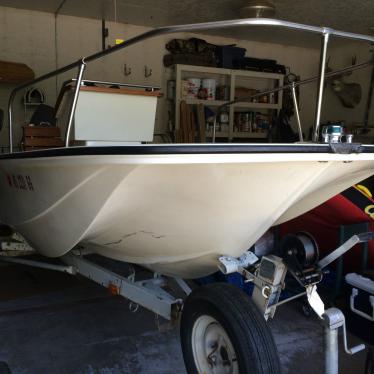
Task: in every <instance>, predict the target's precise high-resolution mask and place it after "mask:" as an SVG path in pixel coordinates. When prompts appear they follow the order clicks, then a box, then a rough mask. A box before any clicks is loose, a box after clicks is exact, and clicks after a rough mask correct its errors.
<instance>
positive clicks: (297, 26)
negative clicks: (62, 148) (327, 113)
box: [8, 18, 374, 153]
mask: <svg viewBox="0 0 374 374" xmlns="http://www.w3.org/2000/svg"><path fill="white" fill-rule="evenodd" d="M243 26H277V27H283V28H287V29H292V30H299V31H307V32H312V33H317V34H321V35H323V43H322V48H321V50H322V52H321V66H320V73H319V79H320V82H321V81H323V79H324V75H325V69H326V66H325V64H323V63H322V62H323V60H324V58H323V56H324V55H325V54H326V50H327V45H328V40H329V36H331V35H335V36H338V37H342V38H347V39H354V40H363V41H368V42H374V37H373V36H369V35H363V34H354V33H349V32H344V31H339V30H334V29H331V28H327V27H317V26H310V25H304V24H301V23H295V22H288V21H281V20H276V19H269V18H247V19H239V20H228V21H217V22H204V23H196V24H187V25H177V26H166V27H158V28H155V29H152V30H150V31H147V32H144V33H142V34H140V35H137V36H135V37H133V38H131V39H129V40H127V41H125V42H123V43H121V44H118V45H116V46H113V47H111V48H108V49H106V50H104V51H100V52H97V53H94V54H92V55H90V56H87V57H85V58H84V59H79V60H78V61H76V62H73V63H71V64H69V65H66V66H64V67H62V68H59V69H57V70H54V71H52V72H50V73H47V74H44V75H42V76H40V77H38V78H36V79H34V80H32V81H30V82H27V83H24V84H22V85H20V86H18V87H16V88H15V89H14V90H13V91H12V92H11V94H10V97H9V103H8V122H9V150H10V153H12V152H13V124H12V105H13V102H14V98H15V95H16V93H17V92H18V91H20V90H22V89H24V88H26V87H29V86H30V85H33V84H35V83H38V82H41V81H43V80H46V79H49V78H52V77H54V76H56V75H59V74H62V73H65V72H67V71H69V70H71V69H74V68H76V67H80V69H79V73H78V76H77V81H78V82H79V81H80V80H81V79H82V75H83V72H82V74H80V72H81V70H82V69H81V66H82V61H84V63H85V64H87V63H88V62H91V61H94V60H97V59H99V58H102V57H104V56H107V55H109V54H111V53H114V52H116V51H119V50H121V49H124V48H127V47H129V46H131V45H133V44H136V43H139V42H141V41H143V40H146V39H150V38H153V37H156V36H159V35H163V34H171V33H178V32H189V31H202V30H211V29H221V28H229V27H243ZM80 75H81V77H80ZM79 89H80V86H79V85H77V96H78V95H79ZM322 96H323V84H322V85H321V84H320V85H319V91H318V100H317V104H316V121H315V126H314V140H316V139H318V133H319V126H320V124H319V118H320V114H321V107H322ZM75 107H76V100H75V102H74V105H73V106H72V108H71V112H70V115H72V117H74V113H75ZM69 117H70V116H69ZM69 127H71V123H69ZM67 133H70V129H69V128H68V130H67ZM65 140H67V139H65Z"/></svg>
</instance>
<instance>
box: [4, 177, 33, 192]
mask: <svg viewBox="0 0 374 374" xmlns="http://www.w3.org/2000/svg"><path fill="white" fill-rule="evenodd" d="M6 179H7V182H8V185H9V187H12V188H15V189H17V190H23V191H34V186H33V184H32V181H31V178H30V176H29V175H20V174H17V175H16V174H7V176H6Z"/></svg>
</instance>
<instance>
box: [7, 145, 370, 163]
mask: <svg viewBox="0 0 374 374" xmlns="http://www.w3.org/2000/svg"><path fill="white" fill-rule="evenodd" d="M261 153H266V154H269V153H274V154H282V153H294V154H305V153H311V154H322V153H324V154H326V153H328V154H336V153H337V152H336V151H334V149H333V148H332V147H331V146H330V144H274V143H273V144H269V143H266V144H232V143H231V144H217V143H215V144H143V145H121V146H91V147H69V148H49V149H43V150H33V151H23V152H14V153H4V154H1V155H0V160H6V159H29V158H43V157H46V158H53V157H65V156H100V155H108V156H110V155H112V156H113V155H182V154H184V155H191V154H196V155H198V154H201V155H204V154H208V155H214V154H217V155H222V154H261ZM339 153H340V152H339ZM363 153H374V145H360V149H359V151H352V152H348V153H343V154H347V155H349V154H363Z"/></svg>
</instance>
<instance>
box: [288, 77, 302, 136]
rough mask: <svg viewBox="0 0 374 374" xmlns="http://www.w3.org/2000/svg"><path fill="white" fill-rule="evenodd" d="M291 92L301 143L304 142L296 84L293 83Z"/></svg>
mask: <svg viewBox="0 0 374 374" xmlns="http://www.w3.org/2000/svg"><path fill="white" fill-rule="evenodd" d="M291 92H292V99H293V106H294V108H295V115H296V120H297V129H298V131H299V141H300V142H303V141H304V138H303V131H302V129H301V121H300V115H299V107H298V105H297V98H296V89H295V82H292V83H291Z"/></svg>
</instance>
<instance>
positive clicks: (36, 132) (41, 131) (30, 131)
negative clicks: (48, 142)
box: [23, 126, 60, 138]
mask: <svg viewBox="0 0 374 374" xmlns="http://www.w3.org/2000/svg"><path fill="white" fill-rule="evenodd" d="M23 136H37V137H47V138H51V137H52V138H58V137H60V129H59V128H58V127H45V126H24V127H23Z"/></svg>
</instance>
